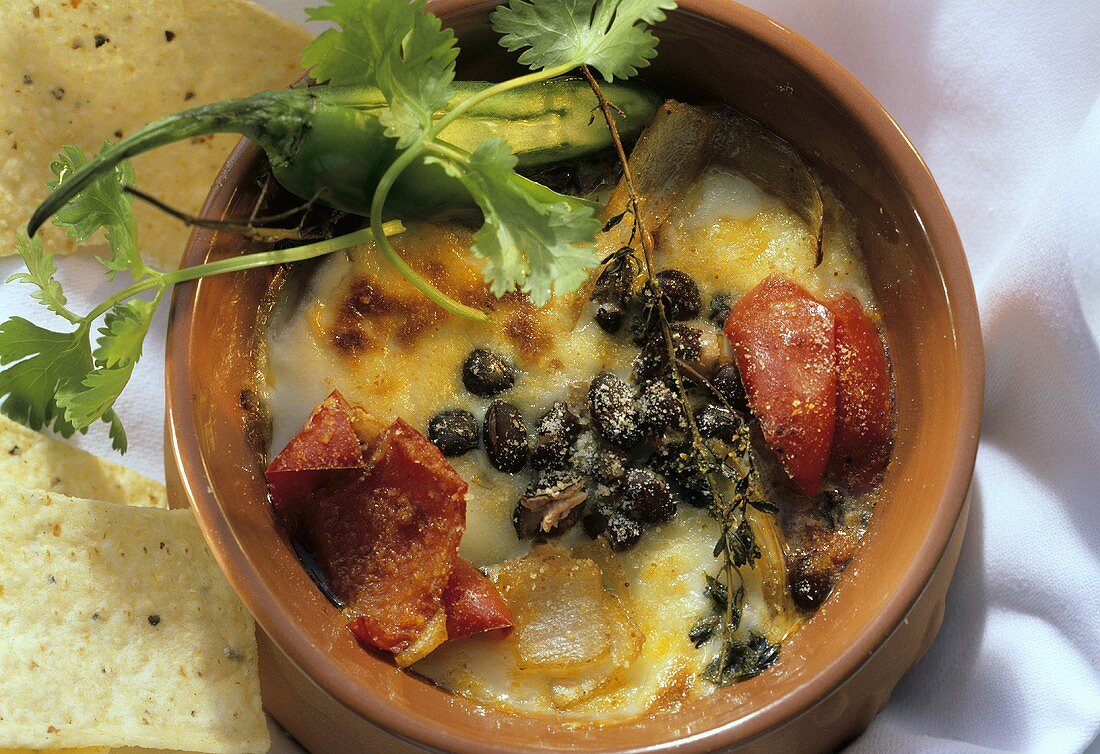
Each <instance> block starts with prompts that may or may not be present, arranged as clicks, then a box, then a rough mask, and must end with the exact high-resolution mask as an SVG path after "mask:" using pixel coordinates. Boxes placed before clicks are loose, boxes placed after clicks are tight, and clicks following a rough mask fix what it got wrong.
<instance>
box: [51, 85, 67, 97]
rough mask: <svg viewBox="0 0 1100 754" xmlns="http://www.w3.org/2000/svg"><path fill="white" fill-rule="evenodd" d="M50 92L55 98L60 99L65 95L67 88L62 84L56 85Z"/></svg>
mask: <svg viewBox="0 0 1100 754" xmlns="http://www.w3.org/2000/svg"><path fill="white" fill-rule="evenodd" d="M50 94H52V95H53V98H54V99H57V100H59V99H62V98H63V97H64V96H65V90H64V89H63V88H62V87H60V86H55V87H54V88H53V89H51V90H50Z"/></svg>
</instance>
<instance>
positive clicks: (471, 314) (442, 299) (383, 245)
mask: <svg viewBox="0 0 1100 754" xmlns="http://www.w3.org/2000/svg"><path fill="white" fill-rule="evenodd" d="M426 148H427V147H426V143H425V141H421V142H420V143H419V144H414V145H413V146H411V147H409V148H408V149H406V150H405V151H404V152H402V153H401V155H400V156H399V157H398V158H397V159H396V160H394V161H393V163H392V164H390V166H389V168H387V169H386V172H385V173H383V174H382V177H381V178H380V179H379V180H378V187H377V188H376V189H375V192H374V198H373V199H372V200H371V208H370V229H371V231H372V233H373V234H374V241H375V243H376V244H377V246H378V250H379V251H380V252H382V256H383V257H385V258H386V261H388V262H389V263H390V264H392V265H393V266H394V267H395V268H396V269H397V271H398V272H400V273H401V274H402V275H404V277H405V279H406V280H408V281H409V283H411V284H412V286H413V287H414V288H416V289H417V290H418V291H420V292H421V293H423V294H424V295H425V296H427V297H428V298H429V299H431V300H432V301H434V302H435V303H436V304H437V305H438V306H439V307H441V308H442V309H444V310H445V311H448V312H450V313H451V314H457V315H458V316H460V317H464V318H466V319H469V320H473V321H475V322H487V321H488V320H489V317H488V315H487V314H485V312H483V311H481V310H479V309H475V308H473V307H472V306H466V305H465V304H462V303H460V302H458V301H455V300H454V299H453V298H451V297H450V296H448V295H447V294H446V293H444V292H443V291H441V290H439V289H438V288H436V287H435V286H434V285H432V283H431V282H430V281H429V280H428V279H427V278H425V277H423V276H422V275H421V274H420V273H419V272H417V271H416V270H414V269H413V268H412V267H411V266H410V265H409V263H408V262H406V261H405V260H404V259H402V258H401V255H400V254H398V253H397V250H396V249H394V248H393V244H391V243H390V241H389V239H388V238H386V233H385V231H384V227H383V226H384V224H383V222H382V211H383V209H384V208H385V205H386V196H387V195H388V194H389V193H390V189H391V188H393V184H394V182H396V181H397V178H398V176H400V175H401V173H402V171H404V170H405V168H407V167H408V166H409V165H411V164H412V163H413V160H416V159H417V158H419V157H420V156H421V155H422V154H423V153H424V151H425V150H426Z"/></svg>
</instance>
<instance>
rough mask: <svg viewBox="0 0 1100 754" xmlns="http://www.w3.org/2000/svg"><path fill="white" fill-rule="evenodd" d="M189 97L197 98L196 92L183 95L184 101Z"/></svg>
mask: <svg viewBox="0 0 1100 754" xmlns="http://www.w3.org/2000/svg"><path fill="white" fill-rule="evenodd" d="M189 99H195V93H194V92H188V93H187V94H185V95H183V100H184V102H186V101H187V100H189Z"/></svg>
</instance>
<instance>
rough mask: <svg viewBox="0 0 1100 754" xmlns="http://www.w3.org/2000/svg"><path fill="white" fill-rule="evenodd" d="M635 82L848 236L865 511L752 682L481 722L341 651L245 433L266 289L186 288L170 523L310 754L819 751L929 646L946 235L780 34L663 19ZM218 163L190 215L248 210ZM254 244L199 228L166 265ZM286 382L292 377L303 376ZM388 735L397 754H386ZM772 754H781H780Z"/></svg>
mask: <svg viewBox="0 0 1100 754" xmlns="http://www.w3.org/2000/svg"><path fill="white" fill-rule="evenodd" d="M681 6H682V7H681V9H680V10H677V11H676V12H674V13H673V14H671V16H670V18H669V19H668V21H667V22H666V23H664V24H662V25H661V26H660V28H659V29H658V33H659V36H660V37H661V46H660V55H659V57H658V58H657V59H656V61H655V64H654V65H653V67H652V68H650V69H647V70H646V71H645V78H646V79H648V80H649V81H650V82H652V83H653V84H655V85H656V86H657V87H658V88H659V89H660V90H661V91H662V92H664V93H665V94H666V95H668V96H673V97H676V98H679V99H683V100H686V101H693V102H712V101H720V102H726V103H729V104H730V105H733V106H734V107H736V108H738V109H739V110H742V111H744V112H746V113H748V114H749V115H751V116H753V117H755V118H757V119H758V120H760V121H762V122H763V123H764V124H766V125H767V126H769V127H770V128H771V129H773V130H774V131H775V132H776V133H778V134H779V135H781V136H783V137H784V138H786V139H787V140H788V141H790V142H791V143H792V144H794V145H795V146H796V147H798V148H799V149H800V150H801V151H802V153H803V154H804V155H805V157H806V158H807V159H808V160H809V161H810V162H811V163H812V164H813V165H814V167H815V168H816V169H817V170H818V171H819V172H820V173H821V175H822V176H823V177H824V179H825V181H826V182H827V183H828V184H829V185H831V186H832V187H833V188H834V189H835V190H836V191H837V192H838V193H839V195H840V197H841V199H842V200H843V202H844V203H845V204H846V205H847V207H848V209H849V210H850V211H851V212H852V214H853V215H854V217H855V218H856V223H857V228H858V233H859V237H860V241H861V242H862V245H863V248H864V250H865V253H866V257H867V265H868V268H869V272H870V274H871V278H872V280H873V284H874V288H875V293H876V295H877V297H878V301H879V303H880V306H881V310H882V313H883V316H884V319H885V323H886V328H887V331H888V333H889V345H890V350H891V353H892V357H893V361H894V366H895V369H896V378H897V405H898V432H897V445H896V447H895V451H894V458H893V461H892V463H891V465H890V468H889V472H888V474H887V477H886V480H885V483H884V484H885V494H884V495H883V499H884V501H885V502H884V503H883V504H882V505H881V506H880V507H879V509H878V510H877V512H876V513H875V517H874V521H873V522H872V525H871V527H870V530H869V531H868V533H867V535H866V537H865V539H864V542H863V545H862V547H861V548H860V550H859V552H858V554H857V555H856V557H855V560H854V561H853V562H852V564H851V566H850V567H849V568H848V569H847V571H846V572H845V574H844V576H843V578H842V579H841V581H840V583H839V584H838V586H837V588H836V590H835V592H834V594H833V596H832V597H831V598H830V599H829V601H828V602H827V603H826V604H825V605H824V607H823V608H822V609H821V610H820V611H819V612H818V613H817V614H816V615H815V616H814V617H813V618H812V619H811V620H810V621H809V622H808V623H807V624H806V625H805V626H804V627H803V628H802V629H801V630H800V631H799V632H798V633H797V634H795V635H794V636H793V637H792V638H790V639H789V640H788V641H787V642H785V644H784V646H783V655H782V658H781V660H780V662H779V663H778V665H777V666H775V667H774V668H773V669H771V670H770V671H768V672H767V673H764V674H763V675H761V676H759V677H757V678H755V679H753V680H750V681H748V682H745V683H742V684H738V685H734V686H732V687H730V688H727V689H723V690H720V691H717V692H716V693H714V694H712V695H710V696H708V697H706V698H704V699H701V700H698V701H696V702H692V703H687V704H684V705H683V706H682V707H681V708H680V709H678V710H676V711H674V712H670V713H665V714H660V715H656V716H653V717H649V718H645V719H641V720H638V721H635V722H632V723H629V724H616V725H608V726H605V727H600V726H579V727H578V726H566V725H560V724H556V723H555V722H553V721H550V720H547V719H541V718H538V719H536V718H523V717H518V716H513V715H508V714H503V713H500V712H494V711H491V710H486V709H484V708H482V707H479V706H477V705H475V704H473V703H471V702H469V701H467V700H465V699H462V698H459V697H456V696H453V695H450V694H448V693H447V692H445V691H442V690H440V689H438V688H436V687H433V686H431V685H429V684H427V683H425V682H423V681H421V680H418V679H417V678H415V677H413V676H412V675H409V674H406V673H403V672H400V671H399V670H397V669H396V668H395V667H394V666H393V665H392V664H390V663H389V662H386V661H384V660H382V659H379V658H377V657H375V656H373V655H371V654H368V653H366V652H364V651H363V650H362V649H360V648H359V647H358V646H357V645H356V643H355V641H354V640H353V638H352V636H351V634H350V633H349V632H348V631H346V630H344V627H343V626H344V622H343V619H342V617H341V616H340V614H339V613H338V611H337V610H336V609H334V608H333V607H332V606H331V605H330V604H329V603H328V602H327V601H326V600H325V598H324V597H323V596H322V595H321V593H320V592H319V591H318V589H317V588H316V587H315V586H314V584H313V583H312V582H311V581H310V579H309V577H308V576H307V575H306V573H305V571H304V570H303V569H302V567H301V566H300V565H299V562H298V559H297V557H296V556H295V553H294V551H293V549H292V548H291V546H290V544H289V542H288V541H287V540H286V539H285V538H284V537H282V536H281V535H280V534H279V533H278V531H277V528H276V526H275V525H274V523H273V520H272V516H271V512H270V508H269V505H268V500H267V494H266V490H265V486H264V479H263V469H264V466H265V462H266V459H265V456H264V451H265V443H266V438H265V437H264V427H263V424H262V422H258V421H257V420H256V416H257V413H256V411H255V408H256V400H257V399H256V394H255V392H254V391H253V389H252V377H253V374H254V373H255V363H254V358H255V349H254V340H255V337H256V322H257V313H258V311H259V309H260V306H261V302H262V299H263V296H264V294H265V292H266V291H267V289H268V285H269V283H270V281H271V276H272V271H271V270H257V271H254V272H249V273H247V274H234V275H230V276H223V277H218V278H212V279H206V280H202V281H201V282H198V283H188V284H185V285H183V286H181V287H179V288H178V289H177V290H176V292H175V296H174V299H173V303H172V320H171V326H170V331H169V337H168V357H167V359H168V363H167V398H168V419H169V426H168V433H169V442H168V450H167V454H168V456H167V465H168V472H169V476H170V477H172V479H171V487H172V490H173V494H174V496H175V500H176V502H177V504H189V505H191V506H193V507H194V509H195V512H196V515H197V516H198V519H199V522H200V524H201V526H202V529H203V531H204V533H205V535H206V537H207V540H208V541H209V543H210V547H211V549H212V550H213V552H214V555H215V557H216V558H217V559H218V561H219V563H220V564H221V566H222V568H223V569H224V570H225V573H226V575H227V577H228V578H229V580H230V582H231V583H232V584H233V586H234V587H235V588H236V590H237V591H238V592H239V594H240V595H241V598H242V599H243V600H244V602H245V604H246V605H247V606H248V608H249V609H250V610H251V611H252V613H253V614H254V615H255V617H256V621H257V623H258V625H259V627H260V629H261V637H260V638H261V652H262V655H263V657H262V661H263V662H262V675H263V685H264V694H265V697H264V701H265V704H266V705H267V707H268V709H269V710H270V711H271V712H272V713H273V714H274V715H275V717H276V718H277V719H279V720H280V722H282V723H283V724H284V725H285V726H286V727H288V728H289V729H290V730H291V732H292V733H294V734H295V735H296V737H298V738H299V740H300V741H302V743H303V744H305V745H306V746H308V747H309V748H311V749H313V750H314V751H317V752H320V751H343V750H347V751H351V750H359V751H363V750H373V751H397V750H400V749H401V748H402V747H405V746H406V744H404V743H401V742H399V741H398V740H397V738H400V739H403V740H404V741H405V742H415V743H416V744H418V745H420V746H423V747H426V748H430V749H435V750H444V751H456V752H470V753H473V752H479V753H482V752H499V753H501V754H503V753H504V752H508V753H509V754H513V753H515V752H546V751H583V752H596V751H599V752H612V751H614V752H621V751H632V752H640V751H646V752H657V751H676V752H703V751H713V750H726V749H729V748H736V747H738V746H742V747H744V750H746V751H764V750H781V751H818V750H829V749H833V748H835V747H836V746H838V745H839V744H841V743H843V742H844V741H846V740H849V739H851V738H852V737H854V736H856V735H857V734H858V733H859V732H860V731H862V730H863V729H864V728H865V727H866V726H867V724H868V723H869V722H870V720H871V719H872V718H873V716H874V715H875V714H876V713H877V712H878V711H879V710H880V709H881V708H882V706H883V705H884V704H885V703H886V701H887V699H888V698H889V696H890V692H891V690H892V689H893V687H894V685H895V684H896V683H897V681H898V679H899V678H900V677H901V676H902V674H903V673H904V672H905V671H906V670H907V669H908V668H909V667H910V666H912V664H913V663H914V662H915V661H916V660H917V659H918V658H919V657H920V656H921V654H923V652H924V651H925V650H926V649H927V647H928V646H929V644H930V643H931V642H932V639H933V638H934V636H935V634H936V631H937V630H938V628H939V625H940V622H941V619H942V615H943V605H944V596H945V594H946V591H947V586H948V583H949V581H950V577H951V573H952V571H953V569H954V567H955V562H956V559H957V556H958V552H959V547H960V544H961V541H962V536H963V529H964V524H965V520H966V511H967V493H968V488H969V485H970V479H971V472H972V469H973V463H974V455H975V450H976V447H977V439H978V425H979V418H980V408H981V396H982V352H981V336H980V332H979V328H978V314H977V309H976V306H975V301H974V293H973V288H972V285H971V281H970V276H969V273H968V270H967V266H966V260H965V257H964V255H963V250H962V247H961V245H960V242H959V238H958V235H957V233H956V231H955V227H954V224H953V223H952V220H951V217H950V215H949V213H948V210H947V207H946V206H945V205H944V202H943V199H942V197H941V196H940V193H939V191H938V190H937V188H936V185H935V183H934V181H933V180H932V177H931V176H930V175H929V173H928V170H927V169H926V167H925V166H924V164H923V163H922V162H921V159H920V157H919V156H918V155H917V153H916V152H915V151H914V149H913V147H912V145H911V144H910V143H909V142H908V141H907V139H906V138H905V136H904V134H902V132H901V131H900V130H899V129H898V127H897V125H896V124H895V123H894V122H893V121H892V120H891V118H890V116H889V115H888V114H887V113H886V112H885V111H884V110H883V108H882V107H881V106H880V105H879V104H878V103H877V102H876V101H875V100H874V99H873V98H872V97H871V95H870V94H869V93H868V92H867V91H866V90H865V89H864V88H863V87H862V86H861V85H860V84H859V83H858V82H857V81H856V80H855V79H854V78H853V77H852V76H851V75H850V74H848V73H847V72H846V71H844V70H843V69H842V68H840V67H839V66H838V65H837V64H836V63H835V62H833V61H832V60H831V59H829V58H828V57H826V56H825V55H824V54H822V53H821V52H820V51H818V50H817V49H815V48H814V47H813V46H812V45H810V44H809V43H807V42H806V41H805V40H803V39H802V38H800V37H799V36H798V35H796V34H794V33H793V32H791V31H789V30H787V29H784V28H783V27H781V26H779V25H778V24H776V23H775V22H773V21H771V20H770V19H768V18H766V17H764V16H762V15H760V14H758V13H756V12H754V11H751V10H748V9H746V8H744V7H741V6H738V5H736V4H734V3H732V2H727V1H725V0H684V2H682V4H681ZM434 10H435V11H436V12H438V13H440V14H441V15H443V16H444V17H445V18H446V19H447V21H448V23H450V24H451V25H453V26H454V27H455V28H456V30H457V31H458V34H459V38H460V44H461V46H462V48H463V55H462V62H463V65H465V66H466V67H465V70H461V71H460V74H461V75H463V76H465V77H468V78H480V77H484V78H495V77H500V76H503V75H507V74H508V73H509V72H510V71H509V70H508V69H509V66H512V65H514V64H513V63H512V59H513V58H512V56H510V55H508V54H507V53H505V52H503V51H502V50H501V49H500V48H499V47H498V46H497V45H496V43H495V37H494V35H493V34H492V32H491V31H490V30H489V28H488V23H487V20H486V14H487V11H488V6H487V5H486V4H485V3H477V2H464V1H463V0H448V1H445V2H438V3H436V4H435V6H434ZM263 166H264V162H263V157H262V154H261V153H260V152H259V151H258V150H257V149H256V148H254V147H252V146H250V145H248V144H242V145H241V146H239V147H238V148H237V150H236V151H235V152H234V153H233V156H232V157H231V158H230V160H229V162H228V163H227V164H226V166H225V169H224V170H223V171H222V174H221V175H220V177H219V178H218V181H217V183H216V184H215V186H214V187H213V190H212V192H211V194H210V198H209V199H208V203H207V206H206V209H205V211H204V214H205V215H207V216H223V215H224V216H226V217H241V216H243V215H244V214H245V213H246V212H247V211H248V210H250V209H251V208H252V205H253V203H254V202H255V201H256V197H257V194H258V191H259V182H258V180H257V177H258V176H259V175H260V174H261V172H262V170H263ZM252 248H255V245H254V244H250V243H246V242H245V241H243V240H242V239H241V238H239V237H237V236H235V235H232V234H228V233H211V232H208V231H202V230H200V231H198V232H196V233H195V234H194V235H193V237H192V238H191V241H190V244H189V246H188V248H187V251H186V259H185V260H184V261H185V264H198V263H200V262H203V261H210V260H214V259H218V258H222V257H225V256H229V255H235V254H240V253H242V252H244V251H248V250H250V249H252ZM305 368H308V365H307V366H306V367H305ZM391 736H396V737H397V738H393V737H391ZM776 747H779V748H778V749H777V748H776Z"/></svg>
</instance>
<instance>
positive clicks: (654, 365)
mask: <svg viewBox="0 0 1100 754" xmlns="http://www.w3.org/2000/svg"><path fill="white" fill-rule="evenodd" d="M669 334H670V335H671V336H672V346H673V349H674V351H675V353H676V358H677V359H679V360H680V361H683V362H686V363H687V364H689V365H696V364H698V363H699V359H700V357H701V356H702V354H703V333H702V331H701V330H697V329H696V328H694V327H688V326H687V325H683V324H675V325H672V327H670V328H669ZM668 371H669V364H668V346H667V344H666V343H665V338H664V335H663V334H662V333H661V331H660V330H659V329H658V330H656V331H654V333H653V334H652V335H651V336H650V337H649V339H648V340H647V341H646V342H645V345H644V346H642V350H641V352H640V353H639V354H638V355H637V356H636V357H635V358H634V374H635V375H636V376H637V378H638V381H639V382H642V383H646V382H653V381H654V380H660V379H664V378H665V377H666V376H667V374H668Z"/></svg>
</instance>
